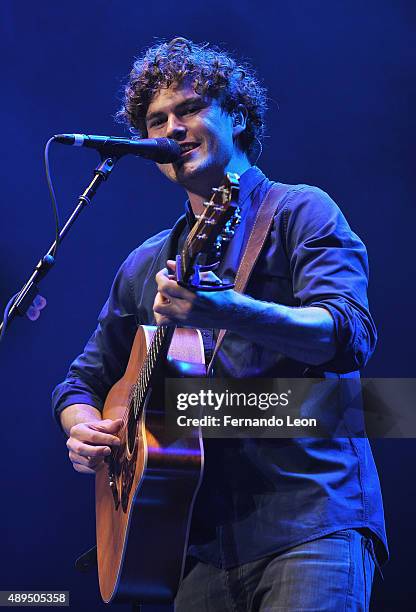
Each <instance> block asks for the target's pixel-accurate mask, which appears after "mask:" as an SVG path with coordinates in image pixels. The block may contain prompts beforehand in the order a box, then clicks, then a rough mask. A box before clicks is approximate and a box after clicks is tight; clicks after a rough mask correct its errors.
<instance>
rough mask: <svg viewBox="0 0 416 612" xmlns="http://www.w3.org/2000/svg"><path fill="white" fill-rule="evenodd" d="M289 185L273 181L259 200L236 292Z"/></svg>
mask: <svg viewBox="0 0 416 612" xmlns="http://www.w3.org/2000/svg"><path fill="white" fill-rule="evenodd" d="M290 187H291V185H285V184H282V183H275V184H274V185H272V186H271V187H270V189H269V190H268V192H267V193H266V196H265V198H264V200H263V201H262V202H261V204H260V206H259V208H258V211H257V215H256V218H255V221H254V224H253V228H252V230H251V232H250V236H249V238H248V240H247V244H246V248H245V249H244V253H243V256H242V258H241V260H240V265H239V266H238V270H237V274H236V276H235V286H234V290H235V291H237V292H238V293H244V291H245V289H246V287H247V285H248V282H249V280H250V277H251V274H252V272H253V270H254V266H255V265H256V263H257V260H258V258H259V256H260V253H261V251H262V249H263V246H264V243H265V242H266V239H267V236H268V235H269V232H270V229H271V226H272V223H273V218H274V216H275V214H276V212H277V210H278V209H279V207H280V205H281V203H282V201H283V199H284V197H285V195H286V193H287V192H288V190H289V189H290ZM226 333H227V330H226V329H220V332H219V334H218V337H217V342H216V344H215V348H214V351H213V353H212V357H211V361H210V363H209V365H208V368H207V376H209V375H210V373H211V371H212V366H213V364H214V360H215V357H216V356H217V353H218V351H219V349H220V347H221V344H222V342H223V340H224V336H225V334H226Z"/></svg>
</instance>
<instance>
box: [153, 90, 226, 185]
mask: <svg viewBox="0 0 416 612" xmlns="http://www.w3.org/2000/svg"><path fill="white" fill-rule="evenodd" d="M146 126H147V133H148V137H149V138H173V139H174V140H176V141H177V142H178V143H179V144H180V146H181V149H182V151H183V152H182V154H181V157H180V159H179V160H178V161H177V162H174V163H172V164H160V165H159V169H160V170H161V172H163V174H165V175H166V176H167V177H168V178H170V179H171V180H172V181H174V182H176V183H179V184H181V185H182V186H183V187H184V188H185V189H187V190H189V191H191V192H193V193H198V194H201V195H207V194H209V192H210V189H211V188H212V187H214V186H217V185H219V184H220V183H221V181H222V178H223V177H224V173H225V172H226V171H227V170H228V166H229V163H230V161H231V159H232V157H233V153H234V150H235V147H236V145H235V144H234V139H233V122H232V119H231V116H230V115H229V114H228V113H226V112H224V111H223V110H222V108H221V106H220V104H219V102H218V101H217V100H215V99H211V98H203V97H201V96H200V95H198V94H197V93H195V91H194V89H193V87H192V86H191V85H177V84H173V85H171V86H170V87H169V88H166V89H160V90H159V91H158V93H157V94H156V95H155V96H154V98H153V100H152V101H151V103H150V105H149V108H148V110H147V114H146Z"/></svg>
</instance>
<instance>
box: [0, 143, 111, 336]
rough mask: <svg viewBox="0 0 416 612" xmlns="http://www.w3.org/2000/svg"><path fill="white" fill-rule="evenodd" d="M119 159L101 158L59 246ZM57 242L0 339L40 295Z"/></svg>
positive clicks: (21, 295)
mask: <svg viewBox="0 0 416 612" xmlns="http://www.w3.org/2000/svg"><path fill="white" fill-rule="evenodd" d="M118 159H119V156H115V155H114V156H107V157H105V158H104V156H102V157H101V163H100V164H99V165H98V166H97V167H96V168H95V170H94V178H93V179H92V181H91V183H90V184H89V185H88V187H87V188H86V189H85V191H84V193H83V194H82V195H80V196H79V198H78V204H77V205H76V207H75V209H74V211H73V212H72V214H71V216H70V217H69V218H68V220H67V221H66V223H65V225H64V226H63V228H62V229H61V231H60V233H59V239H58V244H60V243H61V242H62V240H63V239H64V238H65V236H66V235H67V233H68V232H69V230H70V229H71V227H72V225H73V224H74V223H75V221H76V219H77V218H78V216H79V215H80V213H81V211H82V210H83V209H84V208H85V207H86V206H87V204H91V200H92V198H93V197H94V195H95V193H96V191H97V189H98V187H99V186H100V185H101V184H102V183H103V182H104V181H106V180H107V178H108V177H109V175H110V173H111V171H112V169H113V168H114V165H115V163H116V162H117V161H118ZM56 242H57V241H56V240H55V241H54V242H53V244H52V245H51V247H50V248H49V250H48V252H47V253H46V254H45V255H44V256H43V257H42V259H40V260H39V262H38V264H37V265H36V266H35V269H34V271H33V273H32V275H31V276H30V278H29V280H28V281H27V282H26V283H25V284H24V285H23V287H22V289H21V290H20V291H19V293H17V294H16V297H15V299H14V301H13V303H12V305H11V307H10V308H9V312H8V313H7V318H6V319H5V321H2V322H1V323H0V338H1V336H2V335H4V333H5V331H6V328H7V325H8V324H9V323H10V321H12V320H13V319H14V318H15V317H16V316H17V315H19V316H21V317H22V316H24V315H25V314H26V312H27V310H28V309H29V307H30V306H31V305H32V303H33V301H34V300H35V298H36V297H37V296H38V295H39V291H38V287H37V285H38V283H39V282H40V281H41V280H42V279H43V278H44V277H45V276H46V275H47V273H48V272H49V270H50V269H51V268H52V267H53V265H54V263H55V258H54V257H53V255H52V253H53V252H54V251H55V247H56ZM3 328H4V329H3Z"/></svg>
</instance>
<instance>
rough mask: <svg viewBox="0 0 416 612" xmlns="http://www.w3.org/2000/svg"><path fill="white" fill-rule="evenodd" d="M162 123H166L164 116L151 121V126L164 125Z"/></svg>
mask: <svg viewBox="0 0 416 612" xmlns="http://www.w3.org/2000/svg"><path fill="white" fill-rule="evenodd" d="M162 123H165V119H162V118H161V119H154V120H153V121H152V122H151V124H150V126H149V127H151V128H153V127H158V126H159V125H162Z"/></svg>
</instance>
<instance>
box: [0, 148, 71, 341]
mask: <svg viewBox="0 0 416 612" xmlns="http://www.w3.org/2000/svg"><path fill="white" fill-rule="evenodd" d="M53 141H54V137H52V138H50V139H49V140H48V142H47V143H46V145H45V151H44V158H43V159H44V164H45V173H46V182H47V185H48V191H49V195H50V198H51V202H52V212H53V219H54V226H55V244H54V248H53V251H52V257H53V259H54V260H55V258H56V253H57V251H58V246H59V234H60V231H61V222H60V215H59V208H58V203H57V200H56V195H55V190H54V187H53V181H52V176H51V169H50V163H49V149H50V146H51V144H52V142H53ZM20 293H21V292H20V291H19V292H18V293H15V294H14V295H13V296H12V297H11V298H10V299H9V301H8V302H7V305H6V308H5V309H4V313H3V327H2V330H1V332H0V342H1V341H2V340H3V337H4V334H5V333H6V328H7V324H8V322H9V312H10V310H11V308H12V307H13V304H15V302H16V300H17V298H18V297H19V295H20Z"/></svg>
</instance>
